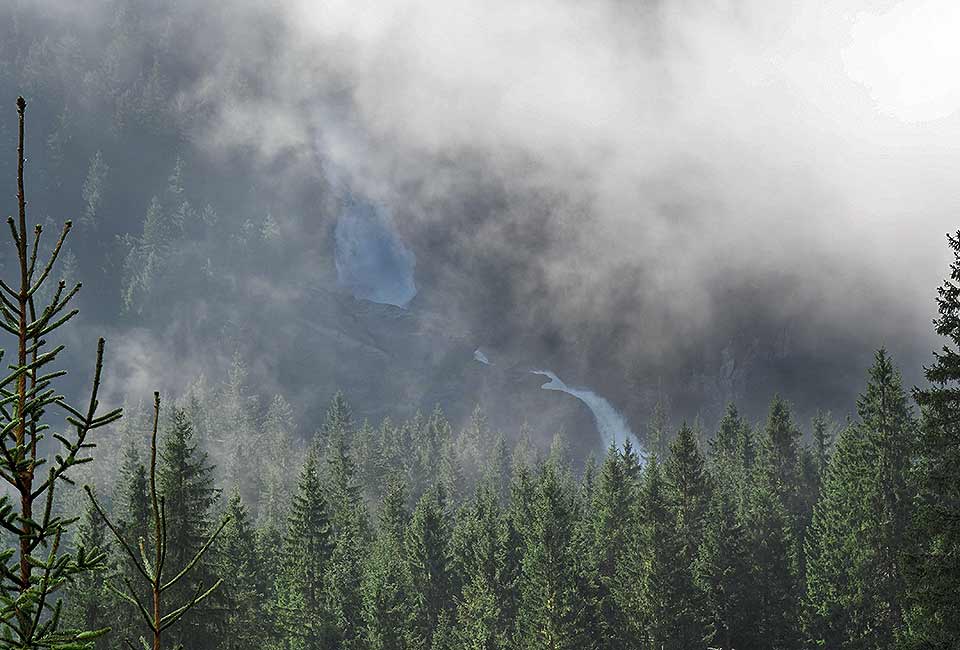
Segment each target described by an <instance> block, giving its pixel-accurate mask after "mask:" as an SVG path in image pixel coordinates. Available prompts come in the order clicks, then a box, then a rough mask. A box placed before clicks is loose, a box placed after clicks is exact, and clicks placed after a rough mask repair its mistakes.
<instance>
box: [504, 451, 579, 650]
mask: <svg viewBox="0 0 960 650" xmlns="http://www.w3.org/2000/svg"><path fill="white" fill-rule="evenodd" d="M531 505H532V513H531V514H532V518H531V520H530V522H529V528H528V529H527V531H526V534H527V539H526V544H525V549H524V556H523V565H522V566H523V574H522V578H521V603H520V612H519V621H518V626H519V630H518V634H519V638H518V646H519V647H520V648H524V649H527V650H534V649H537V650H541V649H546V650H574V649H581V648H586V647H589V645H588V644H589V641H590V639H588V637H587V634H586V633H585V628H584V618H585V615H586V612H585V609H586V603H585V602H584V599H583V595H582V594H581V593H580V592H579V590H578V588H577V587H578V584H577V582H578V580H577V578H578V576H577V562H576V558H575V557H574V552H573V541H574V528H575V525H576V509H575V496H574V494H573V492H572V490H571V482H570V480H569V478H567V477H566V476H564V470H563V468H562V465H561V464H560V462H559V461H558V460H557V459H556V457H555V458H554V459H552V460H551V461H549V462H547V463H546V464H545V465H544V467H543V469H542V471H541V475H540V477H539V480H538V482H537V487H536V491H535V493H534V497H533V502H532V504H531Z"/></svg>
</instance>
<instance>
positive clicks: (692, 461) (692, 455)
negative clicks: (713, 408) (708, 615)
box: [664, 424, 710, 648]
mask: <svg viewBox="0 0 960 650" xmlns="http://www.w3.org/2000/svg"><path fill="white" fill-rule="evenodd" d="M664 474H665V476H664V478H665V482H666V496H667V502H668V504H669V509H670V512H671V516H672V518H673V522H674V526H675V529H676V532H675V534H676V535H677V536H678V541H679V544H680V546H679V549H678V551H679V552H678V555H677V557H676V562H677V566H676V567H675V573H674V576H673V577H674V580H675V581H674V584H673V585H672V589H671V591H672V596H673V603H672V616H673V627H674V631H673V635H672V636H673V643H674V644H678V645H677V647H680V648H688V647H693V646H694V645H695V644H698V643H699V642H700V641H701V640H702V639H703V637H704V631H703V628H702V621H703V618H704V616H703V611H702V605H701V602H700V593H699V591H698V590H697V588H696V587H695V586H694V584H693V565H694V562H695V561H696V559H697V554H698V552H699V549H700V543H701V541H702V539H703V530H704V519H705V516H706V511H707V505H708V500H709V497H710V486H709V482H708V477H707V474H706V471H705V468H704V459H703V455H702V454H701V453H700V449H699V446H698V444H697V436H696V434H695V433H694V430H693V429H691V428H690V427H688V426H687V425H686V424H684V425H683V426H682V427H680V431H679V432H678V433H677V437H676V438H675V439H674V440H673V442H672V443H671V444H670V455H669V457H668V458H667V463H666V467H665V472H664Z"/></svg>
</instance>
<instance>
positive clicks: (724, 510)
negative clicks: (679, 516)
mask: <svg viewBox="0 0 960 650" xmlns="http://www.w3.org/2000/svg"><path fill="white" fill-rule="evenodd" d="M739 503H740V500H739V495H738V493H737V491H736V487H735V485H734V484H732V483H720V484H719V485H717V487H716V489H714V490H713V492H712V493H711V496H710V505H709V508H708V510H707V516H706V520H705V524H704V531H703V541H702V543H701V545H700V550H699V552H698V554H697V558H696V561H695V563H694V582H695V584H696V585H697V587H698V588H699V589H700V591H701V593H702V607H703V610H702V611H703V619H702V620H703V625H704V633H705V638H704V640H705V641H706V643H707V645H709V646H710V647H716V648H723V649H724V650H730V649H733V648H749V647H750V646H749V644H748V643H749V639H750V635H749V634H748V630H750V628H751V627H752V626H753V624H754V615H753V612H752V611H750V609H749V606H750V604H751V600H750V598H751V594H750V593H749V585H750V566H751V557H750V551H749V547H748V539H747V535H746V531H745V529H744V525H743V522H742V513H741V511H740V507H739Z"/></svg>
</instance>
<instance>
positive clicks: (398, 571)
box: [363, 480, 412, 650]
mask: <svg viewBox="0 0 960 650" xmlns="http://www.w3.org/2000/svg"><path fill="white" fill-rule="evenodd" d="M406 503H407V496H406V489H405V488H404V485H403V483H402V482H400V481H397V480H395V481H392V482H391V483H390V486H389V487H388V488H387V491H386V494H385V496H384V498H383V503H382V505H381V508H380V526H379V531H378V532H379V534H378V535H377V539H376V541H375V542H374V544H373V550H372V553H371V555H370V561H369V563H368V566H367V570H366V572H365V575H364V582H363V623H364V639H365V640H366V643H367V645H368V646H369V648H370V650H405V648H407V645H406V642H407V634H406V633H405V630H406V626H407V623H408V619H409V613H408V608H409V606H410V592H411V588H412V587H411V585H410V582H409V578H408V575H407V566H406V562H405V559H406V550H405V542H404V535H405V532H406V529H407V525H408V523H409V519H410V515H409V513H408V512H407V508H406Z"/></svg>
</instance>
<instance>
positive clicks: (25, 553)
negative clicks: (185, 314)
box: [0, 97, 120, 650]
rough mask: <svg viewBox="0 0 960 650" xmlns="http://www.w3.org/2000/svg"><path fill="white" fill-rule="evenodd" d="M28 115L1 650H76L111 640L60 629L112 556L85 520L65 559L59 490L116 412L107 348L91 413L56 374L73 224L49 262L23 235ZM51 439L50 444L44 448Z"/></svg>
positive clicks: (3, 287) (0, 427)
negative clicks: (107, 397) (107, 404)
mask: <svg viewBox="0 0 960 650" xmlns="http://www.w3.org/2000/svg"><path fill="white" fill-rule="evenodd" d="M26 106H27V103H26V101H25V100H24V99H23V97H20V98H18V99H17V113H18V118H19V119H18V128H17V133H18V146H17V208H18V209H17V218H16V219H14V218H13V217H10V218H9V219H8V220H7V223H8V225H9V227H10V234H11V236H12V239H13V245H14V251H15V254H12V255H10V258H15V259H16V262H17V264H16V266H17V267H18V269H17V272H16V274H15V277H13V278H9V279H10V282H9V283H8V282H7V281H5V280H0V331H2V333H3V336H4V337H6V338H7V341H8V342H11V343H12V344H13V345H12V347H13V348H14V349H15V350H16V352H15V353H14V354H11V355H10V356H9V357H7V364H6V366H7V372H6V373H5V376H3V377H2V378H0V479H2V480H3V482H4V483H5V484H7V487H6V490H5V492H6V493H5V494H4V495H3V496H2V497H0V530H2V531H3V532H4V533H5V534H7V535H10V536H15V537H16V538H17V542H16V547H15V548H8V549H6V550H2V551H0V648H18V649H27V648H41V647H42V648H49V649H61V650H74V649H78V648H87V647H90V646H92V645H93V643H94V641H95V640H96V639H97V638H98V637H99V636H100V635H102V634H103V633H104V632H106V630H105V629H93V628H87V629H83V628H72V629H71V628H68V627H66V626H62V625H61V622H62V620H61V619H62V617H61V614H62V605H63V602H62V600H61V599H60V598H61V596H62V594H63V593H64V591H66V588H67V587H68V586H70V585H71V583H75V581H88V584H89V585H90V586H91V588H95V585H97V584H99V583H98V579H97V578H96V577H93V576H91V575H90V574H91V572H95V571H99V570H101V569H102V568H103V562H104V560H105V559H106V554H105V553H103V552H102V551H100V549H99V548H97V547H96V546H94V545H93V544H94V543H95V542H96V541H97V540H98V539H100V538H102V536H98V535H97V531H96V528H95V527H92V526H90V525H89V524H90V522H89V520H88V521H87V522H85V529H84V530H83V531H81V535H80V536H78V538H77V541H78V543H77V544H76V545H75V548H74V549H73V550H72V551H68V550H65V547H67V546H68V539H67V538H65V537H64V535H65V533H67V532H68V530H69V527H70V525H71V524H72V523H73V522H74V521H75V519H70V518H68V517H63V516H61V515H60V514H58V512H59V506H60V503H59V500H58V498H57V493H56V489H57V488H58V487H60V486H61V485H62V484H63V483H64V482H68V483H70V482H72V481H71V479H70V478H69V476H68V472H71V471H73V470H74V469H75V468H77V466H79V465H82V464H84V463H87V462H89V461H91V460H92V457H91V456H90V449H91V448H92V447H94V446H95V445H94V444H93V443H92V442H91V441H89V440H88V439H87V436H88V435H89V434H90V432H91V431H93V430H95V429H98V428H100V427H103V426H106V425H108V424H110V423H111V422H114V421H115V420H117V419H118V418H119V417H120V411H119V410H116V411H110V412H108V413H106V414H102V413H100V412H99V411H98V406H99V399H98V394H99V389H100V379H101V372H102V368H103V348H104V343H103V339H101V340H100V342H99V345H98V348H97V355H96V363H95V369H94V374H93V381H92V382H91V383H92V385H91V389H90V398H89V402H88V404H87V405H85V406H81V407H74V406H72V405H71V404H69V403H68V402H67V400H66V399H65V398H64V397H63V395H61V394H60V392H59V390H60V388H59V383H58V382H59V381H60V380H61V378H62V377H63V376H64V375H65V374H66V371H64V370H58V369H56V362H57V361H58V356H59V354H60V353H61V352H62V351H63V349H64V346H63V345H55V344H54V343H53V341H54V340H55V339H56V337H58V336H61V335H62V332H60V331H59V330H60V328H61V327H63V326H64V325H65V324H66V323H67V322H68V321H70V320H71V319H72V318H73V317H74V316H76V314H77V310H76V309H67V307H68V305H69V304H70V303H71V300H72V299H73V298H74V297H75V296H76V294H77V292H78V291H79V289H80V285H79V284H76V285H75V286H74V287H72V288H70V289H68V288H67V285H66V282H65V281H64V280H60V281H59V282H57V283H56V285H55V286H56V288H55V289H53V290H50V289H49V286H50V284H48V281H50V280H52V279H53V278H55V277H56V275H51V274H58V273H59V271H58V270H55V265H56V262H57V260H58V257H59V256H60V253H61V250H63V244H64V242H65V240H66V238H67V235H68V234H69V232H70V229H71V223H70V222H69V221H68V222H66V223H65V224H64V226H63V230H62V231H61V233H60V236H59V238H58V239H57V240H56V243H55V244H54V246H53V248H52V251H51V252H50V254H49V256H46V255H41V237H42V233H43V228H42V227H41V226H40V225H37V226H36V227H35V228H33V229H32V232H31V231H30V230H28V227H27V213H26V205H27V201H26V194H25V190H24V185H25V183H24V174H23V170H24V153H25V145H24V143H25V113H26ZM11 339H12V340H11ZM4 349H7V346H6V344H4ZM3 352H4V350H0V358H3V356H4V354H3ZM51 414H60V415H62V416H63V417H64V418H65V420H66V422H65V426H64V429H63V430H62V432H54V431H51V423H50V419H51V417H50V416H51ZM68 431H69V433H68ZM48 436H50V437H51V438H52V439H53V440H51V441H45V439H46V438H47V437H48ZM47 454H49V456H50V457H49V458H48V457H46V455H47ZM11 495H13V496H14V497H15V500H14V499H11V498H10V496H11ZM55 506H56V507H55ZM88 604H89V603H88ZM77 605H78V606H79V607H80V609H82V610H83V612H84V613H83V615H78V616H77V617H76V619H77V622H78V623H79V624H80V625H85V624H86V622H87V616H86V613H87V608H86V607H83V606H82V605H81V604H80V603H77Z"/></svg>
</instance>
